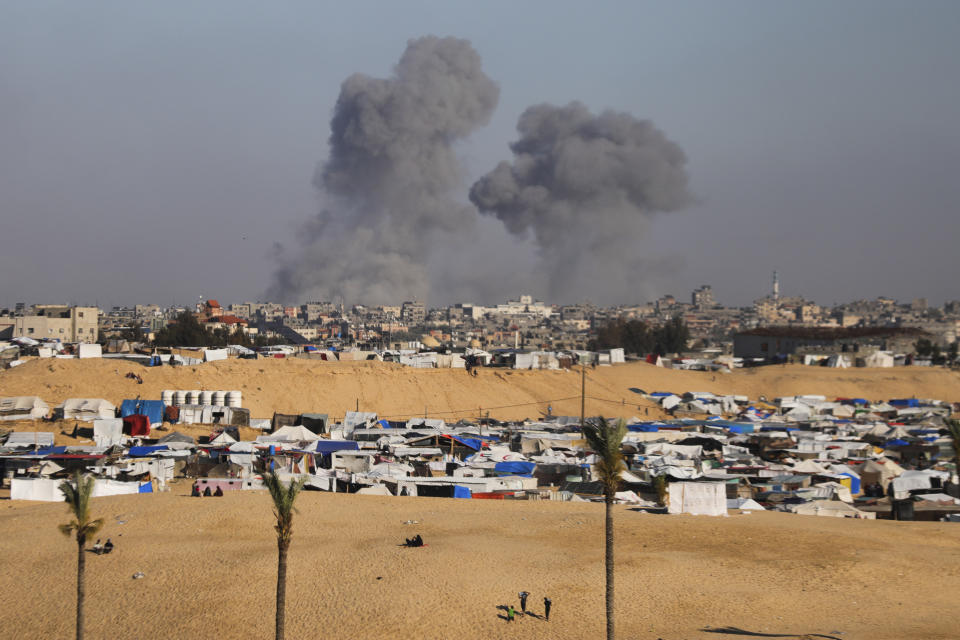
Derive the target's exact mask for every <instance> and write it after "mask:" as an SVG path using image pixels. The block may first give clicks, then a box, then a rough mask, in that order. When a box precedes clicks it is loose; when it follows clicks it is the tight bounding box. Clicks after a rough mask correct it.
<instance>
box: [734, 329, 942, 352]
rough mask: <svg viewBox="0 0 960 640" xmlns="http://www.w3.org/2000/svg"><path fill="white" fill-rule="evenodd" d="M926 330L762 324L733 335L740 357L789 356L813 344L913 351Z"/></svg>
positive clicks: (831, 348)
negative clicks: (767, 325) (766, 325)
mask: <svg viewBox="0 0 960 640" xmlns="http://www.w3.org/2000/svg"><path fill="white" fill-rule="evenodd" d="M924 337H930V334H928V333H927V332H926V331H923V330H922V329H916V328H912V327H848V328H843V327H827V328H823V327H760V328H757V329H751V330H749V331H744V332H741V333H738V334H736V335H735V336H734V337H733V355H734V356H735V357H737V358H772V357H775V356H778V355H781V356H788V355H791V354H793V353H796V352H797V351H799V350H806V349H809V348H811V347H815V348H820V349H822V350H824V351H836V352H844V353H857V352H859V351H861V350H862V349H864V348H866V347H868V346H869V347H875V348H877V349H882V350H884V351H894V352H899V353H904V352H907V353H909V352H912V351H913V344H914V343H915V342H916V341H917V340H919V339H920V338H924Z"/></svg>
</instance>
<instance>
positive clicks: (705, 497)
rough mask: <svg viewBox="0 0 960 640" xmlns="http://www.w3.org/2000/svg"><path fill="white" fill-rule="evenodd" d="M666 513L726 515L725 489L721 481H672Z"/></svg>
mask: <svg viewBox="0 0 960 640" xmlns="http://www.w3.org/2000/svg"><path fill="white" fill-rule="evenodd" d="M667 511H668V513H688V514H690V515H695V516H725V515H727V489H726V486H725V485H724V483H722V482H673V483H671V484H670V502H669V506H668V509H667Z"/></svg>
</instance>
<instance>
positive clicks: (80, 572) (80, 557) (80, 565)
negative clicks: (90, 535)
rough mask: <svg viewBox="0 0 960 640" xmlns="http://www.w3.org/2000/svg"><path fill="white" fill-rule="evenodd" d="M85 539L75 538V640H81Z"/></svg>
mask: <svg viewBox="0 0 960 640" xmlns="http://www.w3.org/2000/svg"><path fill="white" fill-rule="evenodd" d="M85 543H86V538H85V537H83V538H81V537H78V538H77V640H83V601H84V598H85V596H84V590H83V576H84V570H85V563H86V557H85V556H84V553H83V547H84V545H85Z"/></svg>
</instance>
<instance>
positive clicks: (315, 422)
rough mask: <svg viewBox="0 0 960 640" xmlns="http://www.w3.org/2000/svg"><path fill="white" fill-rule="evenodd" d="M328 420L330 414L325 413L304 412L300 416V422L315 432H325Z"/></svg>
mask: <svg viewBox="0 0 960 640" xmlns="http://www.w3.org/2000/svg"><path fill="white" fill-rule="evenodd" d="M329 422H330V416H329V415H327V414H326V413H304V414H302V415H301V416H300V424H302V425H303V426H304V427H306V428H307V429H310V431H312V432H314V433H316V434H320V433H326V432H327V424H328V423H329Z"/></svg>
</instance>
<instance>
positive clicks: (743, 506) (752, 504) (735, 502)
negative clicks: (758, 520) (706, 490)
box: [727, 498, 766, 511]
mask: <svg viewBox="0 0 960 640" xmlns="http://www.w3.org/2000/svg"><path fill="white" fill-rule="evenodd" d="M727 509H739V510H740V511H766V509H765V508H764V506H763V505H761V504H760V503H759V502H757V501H756V500H752V499H750V498H727Z"/></svg>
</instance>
